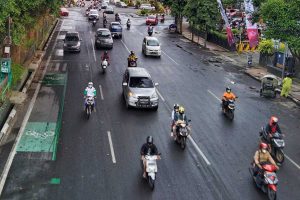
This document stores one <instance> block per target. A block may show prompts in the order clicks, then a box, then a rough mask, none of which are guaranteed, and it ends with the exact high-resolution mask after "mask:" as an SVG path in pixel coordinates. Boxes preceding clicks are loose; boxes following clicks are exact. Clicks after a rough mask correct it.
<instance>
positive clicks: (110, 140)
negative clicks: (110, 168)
mask: <svg viewBox="0 0 300 200" xmlns="http://www.w3.org/2000/svg"><path fill="white" fill-rule="evenodd" d="M107 136H108V142H109V147H110V154H111V158H112V162H113V163H116V162H117V161H116V157H115V151H114V146H113V143H112V139H111V134H110V131H107Z"/></svg>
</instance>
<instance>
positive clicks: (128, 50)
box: [121, 40, 130, 53]
mask: <svg viewBox="0 0 300 200" xmlns="http://www.w3.org/2000/svg"><path fill="white" fill-rule="evenodd" d="M121 42H122V44H123V45H124V47H125V48H126V49H127V51H128V53H130V50H129V49H128V47H127V46H126V44H125V43H124V42H123V40H121Z"/></svg>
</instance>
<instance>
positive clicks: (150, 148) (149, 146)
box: [141, 136, 160, 178]
mask: <svg viewBox="0 0 300 200" xmlns="http://www.w3.org/2000/svg"><path fill="white" fill-rule="evenodd" d="M146 155H157V156H158V159H159V158H160V157H159V153H158V150H157V147H156V146H155V144H153V137H152V136H148V137H147V139H146V143H144V144H143V146H142V148H141V160H142V162H143V169H144V171H143V177H144V178H146V159H145V156H146Z"/></svg>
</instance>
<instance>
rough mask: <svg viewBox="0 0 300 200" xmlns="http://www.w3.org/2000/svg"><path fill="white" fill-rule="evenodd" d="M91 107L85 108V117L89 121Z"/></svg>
mask: <svg viewBox="0 0 300 200" xmlns="http://www.w3.org/2000/svg"><path fill="white" fill-rule="evenodd" d="M91 112H92V111H91V107H90V106H88V107H87V108H86V115H87V118H88V119H89V118H90V116H91Z"/></svg>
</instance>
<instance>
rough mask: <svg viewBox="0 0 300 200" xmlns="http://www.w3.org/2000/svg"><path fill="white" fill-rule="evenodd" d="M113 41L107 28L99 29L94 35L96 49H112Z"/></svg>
mask: <svg viewBox="0 0 300 200" xmlns="http://www.w3.org/2000/svg"><path fill="white" fill-rule="evenodd" d="M113 43H114V42H113V39H112V36H111V33H110V31H109V30H108V29H107V28H99V29H98V30H97V31H96V35H95V47H96V48H97V49H98V48H110V49H112V48H113Z"/></svg>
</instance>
